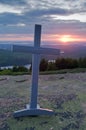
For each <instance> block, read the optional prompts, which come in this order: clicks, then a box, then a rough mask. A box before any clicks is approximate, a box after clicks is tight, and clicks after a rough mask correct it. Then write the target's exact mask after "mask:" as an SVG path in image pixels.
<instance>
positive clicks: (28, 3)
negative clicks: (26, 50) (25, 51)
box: [0, 0, 86, 45]
mask: <svg viewBox="0 0 86 130" xmlns="http://www.w3.org/2000/svg"><path fill="white" fill-rule="evenodd" d="M35 24H40V25H42V42H46V43H47V42H48V43H49V42H52V44H53V43H55V44H58V43H59V42H62V43H63V44H70V43H72V44H73V43H77V44H79V43H80V44H82V43H84V45H86V0H0V43H1V42H5V43H6V42H7V41H10V42H15V41H27V42H28V43H29V41H33V37H34V26H35Z"/></svg>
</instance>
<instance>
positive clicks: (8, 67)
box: [0, 64, 31, 70]
mask: <svg viewBox="0 0 86 130" xmlns="http://www.w3.org/2000/svg"><path fill="white" fill-rule="evenodd" d="M22 66H24V67H26V68H27V69H30V66H31V64H27V65H22ZM0 68H1V70H3V69H12V68H13V66H2V67H0Z"/></svg>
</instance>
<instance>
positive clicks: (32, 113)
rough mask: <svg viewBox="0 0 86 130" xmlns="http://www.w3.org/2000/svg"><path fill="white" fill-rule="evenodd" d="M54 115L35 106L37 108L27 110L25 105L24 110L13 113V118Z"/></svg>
mask: <svg viewBox="0 0 86 130" xmlns="http://www.w3.org/2000/svg"><path fill="white" fill-rule="evenodd" d="M54 114H55V113H54V112H53V111H52V110H50V109H43V108H40V107H39V105H37V108H34V109H33V108H29V105H27V108H26V109H23V110H19V111H15V112H14V115H13V116H14V118H18V117H24V116H39V115H54Z"/></svg>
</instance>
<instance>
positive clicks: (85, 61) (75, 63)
mask: <svg viewBox="0 0 86 130" xmlns="http://www.w3.org/2000/svg"><path fill="white" fill-rule="evenodd" d="M74 68H86V57H85V58H79V59H73V58H57V59H56V60H54V61H48V60H46V59H44V58H43V59H42V60H41V61H40V65H39V70H40V71H55V70H62V69H74ZM10 70H11V72H28V71H31V70H32V65H31V67H30V69H29V70H28V69H27V68H26V67H24V66H13V68H12V69H10ZM0 71H2V70H1V69H0Z"/></svg>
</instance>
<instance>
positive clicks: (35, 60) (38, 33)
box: [30, 25, 41, 108]
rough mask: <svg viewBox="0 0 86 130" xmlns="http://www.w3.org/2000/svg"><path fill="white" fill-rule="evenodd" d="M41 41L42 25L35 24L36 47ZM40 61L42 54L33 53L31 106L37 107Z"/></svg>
mask: <svg viewBox="0 0 86 130" xmlns="http://www.w3.org/2000/svg"><path fill="white" fill-rule="evenodd" d="M40 41H41V26H40V25H36V26H35V33H34V47H40ZM39 61H40V55H39V54H33V55H32V93H31V102H30V108H37V95H38V75H39Z"/></svg>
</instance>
